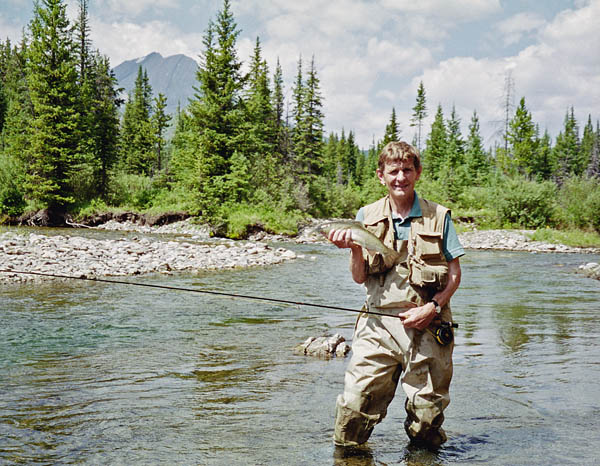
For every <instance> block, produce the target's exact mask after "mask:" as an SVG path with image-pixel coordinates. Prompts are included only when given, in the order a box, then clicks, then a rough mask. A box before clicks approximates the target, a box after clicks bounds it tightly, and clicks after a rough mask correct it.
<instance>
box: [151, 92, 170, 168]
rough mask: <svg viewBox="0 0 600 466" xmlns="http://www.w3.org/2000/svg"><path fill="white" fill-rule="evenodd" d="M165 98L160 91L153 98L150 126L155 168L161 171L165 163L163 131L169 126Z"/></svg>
mask: <svg viewBox="0 0 600 466" xmlns="http://www.w3.org/2000/svg"><path fill="white" fill-rule="evenodd" d="M166 108H167V98H166V97H165V95H164V94H163V93H162V92H159V93H158V96H157V97H156V98H155V99H154V112H153V113H152V128H153V129H154V147H155V150H156V169H157V170H158V171H161V170H162V169H163V166H164V164H165V160H164V150H165V145H166V144H167V141H166V140H165V131H166V129H167V128H168V127H169V121H171V118H172V117H171V115H169V114H167V113H166V111H165V110H166Z"/></svg>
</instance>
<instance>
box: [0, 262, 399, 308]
mask: <svg viewBox="0 0 600 466" xmlns="http://www.w3.org/2000/svg"><path fill="white" fill-rule="evenodd" d="M0 273H16V274H21V275H37V276H40V277H49V278H62V279H69V280H84V281H91V282H99V283H112V284H114V285H131V286H143V287H146V288H158V289H162V290H170V291H188V292H191V293H202V294H208V295H215V296H227V297H230V298H243V299H252V300H256V301H267V302H271V303H280V304H288V305H293V306H307V307H318V308H321V309H332V310H335V311H346V312H356V313H364V314H373V315H378V316H386V317H398V316H395V315H390V314H384V313H382V312H373V311H364V310H359V309H351V308H348V307H339V306H329V305H327V304H315V303H306V302H302V301H290V300H286V299H275V298H266V297H261V296H250V295H243V294H234V293H225V292H224V291H211V290H203V289H199V288H182V287H178V286H168V285H155V284H152V283H139V282H129V281H124V280H107V279H105V278H97V277H86V276H82V277H76V276H74V275H62V274H58V273H47V272H26V271H24V270H3V269H0ZM398 318H400V317H398Z"/></svg>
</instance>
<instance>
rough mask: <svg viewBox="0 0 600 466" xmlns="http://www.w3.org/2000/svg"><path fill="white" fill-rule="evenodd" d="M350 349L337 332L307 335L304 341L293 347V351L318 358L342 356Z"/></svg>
mask: <svg viewBox="0 0 600 466" xmlns="http://www.w3.org/2000/svg"><path fill="white" fill-rule="evenodd" d="M349 351H350V346H349V345H348V343H346V339H345V338H344V337H343V336H341V335H340V334H339V333H336V334H334V335H323V336H321V337H309V338H307V339H306V341H305V342H304V343H302V344H300V345H298V346H296V347H295V348H294V353H296V354H303V355H306V356H315V357H318V358H332V357H334V356H337V357H344V356H346V354H348V352H349Z"/></svg>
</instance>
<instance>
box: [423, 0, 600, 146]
mask: <svg viewBox="0 0 600 466" xmlns="http://www.w3.org/2000/svg"><path fill="white" fill-rule="evenodd" d="M599 17H600V0H594V1H593V2H590V3H589V4H588V5H587V6H586V7H584V8H582V9H579V10H575V11H572V10H566V11H564V12H562V13H560V14H559V15H558V16H557V17H556V18H555V19H554V20H553V21H552V22H550V23H548V24H547V25H546V26H545V27H542V28H541V30H540V31H539V33H538V41H537V43H536V44H535V45H532V46H529V47H527V48H525V49H523V50H522V51H521V52H520V53H518V54H517V55H515V56H513V57H508V58H499V59H494V60H492V59H475V58H469V57H455V58H451V59H447V60H444V61H442V62H440V63H439V64H437V65H436V66H433V67H430V68H428V69H427V70H426V71H425V72H424V73H423V74H422V75H421V76H417V77H415V78H414V79H413V82H412V84H411V88H412V89H416V86H417V85H418V82H419V80H421V79H422V80H423V82H424V85H425V89H426V92H427V101H428V106H429V113H430V116H429V121H428V124H430V123H431V120H432V118H433V115H432V113H433V112H435V108H436V107H437V104H438V102H439V103H441V104H442V106H443V109H444V114H445V115H446V116H447V115H449V113H450V110H451V107H452V105H453V104H456V109H457V112H458V114H459V115H460V116H461V118H462V121H463V127H466V125H467V124H468V120H469V119H470V115H471V114H472V112H473V110H477V113H478V114H479V116H480V122H481V127H482V133H484V136H486V137H487V138H488V142H489V141H490V140H489V138H490V137H491V136H492V135H493V133H494V131H495V129H496V127H495V125H494V122H497V121H498V120H499V119H501V118H502V117H501V107H502V93H503V88H504V79H505V76H506V72H507V70H509V69H510V70H512V77H513V78H514V81H515V100H518V99H520V97H521V96H524V97H525V99H526V105H527V107H528V109H529V110H530V111H531V112H532V114H533V119H534V121H535V122H537V123H539V125H540V127H541V130H542V131H543V130H544V129H546V128H547V129H548V130H549V132H550V134H551V135H552V136H554V137H556V135H557V134H558V132H559V131H560V130H561V128H562V122H563V117H564V114H565V112H566V111H567V108H569V107H571V106H573V107H574V108H575V111H576V114H577V115H579V117H578V118H579V119H580V120H581V119H587V115H588V114H592V117H594V116H595V117H596V118H597V117H598V105H597V103H598V102H600V54H598V53H596V52H595V48H596V44H598V43H600V29H599V28H598V27H597V18H599ZM413 95H414V90H413ZM413 100H414V97H413Z"/></svg>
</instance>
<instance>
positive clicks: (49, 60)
mask: <svg viewBox="0 0 600 466" xmlns="http://www.w3.org/2000/svg"><path fill="white" fill-rule="evenodd" d="M65 10H66V6H65V5H64V4H63V2H62V1H61V0H43V1H42V3H41V4H36V5H35V7H34V18H33V20H32V21H31V24H30V30H31V44H30V45H29V49H28V50H29V54H28V55H29V61H28V67H27V75H28V83H29V89H30V96H31V102H32V106H33V115H34V118H33V120H32V121H31V126H32V137H31V149H30V154H31V156H30V164H29V167H28V172H27V177H26V181H25V189H26V190H27V192H28V194H29V196H30V197H31V198H32V199H35V200H37V201H39V202H40V203H42V204H43V205H45V206H47V207H48V208H49V209H50V210H53V211H60V210H64V208H65V207H66V206H67V205H68V204H71V203H73V202H74V201H75V199H74V197H73V192H72V189H71V187H70V181H71V175H72V169H73V167H75V166H76V165H77V164H78V163H79V158H80V156H79V154H78V150H77V149H78V136H79V135H78V128H79V127H78V119H79V112H78V110H79V101H78V97H79V89H78V86H77V69H76V54H75V51H74V44H73V40H72V36H71V27H70V25H69V21H68V19H67V16H66V11H65Z"/></svg>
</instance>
